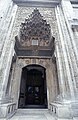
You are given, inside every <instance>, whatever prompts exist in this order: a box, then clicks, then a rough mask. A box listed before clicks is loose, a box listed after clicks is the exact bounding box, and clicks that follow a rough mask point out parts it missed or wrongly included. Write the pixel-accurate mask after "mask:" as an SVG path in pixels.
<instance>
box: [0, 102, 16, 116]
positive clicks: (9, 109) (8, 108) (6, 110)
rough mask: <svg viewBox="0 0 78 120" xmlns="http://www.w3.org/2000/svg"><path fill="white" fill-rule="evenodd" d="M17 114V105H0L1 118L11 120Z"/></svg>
mask: <svg viewBox="0 0 78 120" xmlns="http://www.w3.org/2000/svg"><path fill="white" fill-rule="evenodd" d="M15 112H16V103H6V104H1V105H0V118H9V117H11V116H12V115H13V114H14V113H15Z"/></svg>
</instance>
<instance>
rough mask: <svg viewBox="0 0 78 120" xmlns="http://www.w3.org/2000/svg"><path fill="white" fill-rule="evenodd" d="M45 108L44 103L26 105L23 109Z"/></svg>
mask: <svg viewBox="0 0 78 120" xmlns="http://www.w3.org/2000/svg"><path fill="white" fill-rule="evenodd" d="M32 108H33V109H47V106H46V105H26V106H25V107H23V109H32Z"/></svg>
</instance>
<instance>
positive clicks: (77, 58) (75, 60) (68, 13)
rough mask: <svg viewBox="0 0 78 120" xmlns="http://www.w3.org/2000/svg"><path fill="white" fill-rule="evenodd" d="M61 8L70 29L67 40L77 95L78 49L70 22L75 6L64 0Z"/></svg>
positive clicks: (68, 29) (68, 0)
mask: <svg viewBox="0 0 78 120" xmlns="http://www.w3.org/2000/svg"><path fill="white" fill-rule="evenodd" d="M61 8H62V10H63V15H64V19H65V23H66V27H67V31H68V36H69V38H68V40H67V42H66V43H67V45H68V52H69V57H70V59H69V64H70V71H71V77H72V84H73V88H74V94H75V97H76V93H77V87H76V81H77V78H78V50H77V46H76V42H75V38H74V36H73V32H72V29H71V25H70V22H71V21H72V20H73V18H74V12H73V7H72V5H71V2H70V0H62V2H61Z"/></svg>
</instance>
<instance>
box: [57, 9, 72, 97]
mask: <svg viewBox="0 0 78 120" xmlns="http://www.w3.org/2000/svg"><path fill="white" fill-rule="evenodd" d="M56 17H57V23H58V30H59V34H58V35H59V38H58V41H57V43H56V53H57V69H58V76H59V86H60V89H61V90H60V92H62V95H61V96H62V97H63V99H70V98H74V88H73V82H72V79H73V78H72V74H73V73H72V74H71V70H72V68H70V64H71V63H70V62H71V58H70V54H69V51H70V50H69V48H68V47H69V44H68V41H69V40H70V37H69V34H68V31H67V27H66V24H65V20H64V15H63V13H62V10H61V7H57V8H56ZM71 65H72V64H71ZM69 96H70V97H69ZM68 97H69V98H68Z"/></svg>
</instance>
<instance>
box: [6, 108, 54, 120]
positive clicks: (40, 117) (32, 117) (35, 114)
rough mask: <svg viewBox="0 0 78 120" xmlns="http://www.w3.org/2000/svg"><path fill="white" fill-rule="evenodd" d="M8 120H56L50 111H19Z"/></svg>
mask: <svg viewBox="0 0 78 120" xmlns="http://www.w3.org/2000/svg"><path fill="white" fill-rule="evenodd" d="M8 120H55V118H54V117H53V116H52V114H50V112H49V110H48V109H18V110H17V112H16V114H15V115H14V116H13V117H11V118H10V119H8Z"/></svg>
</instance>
